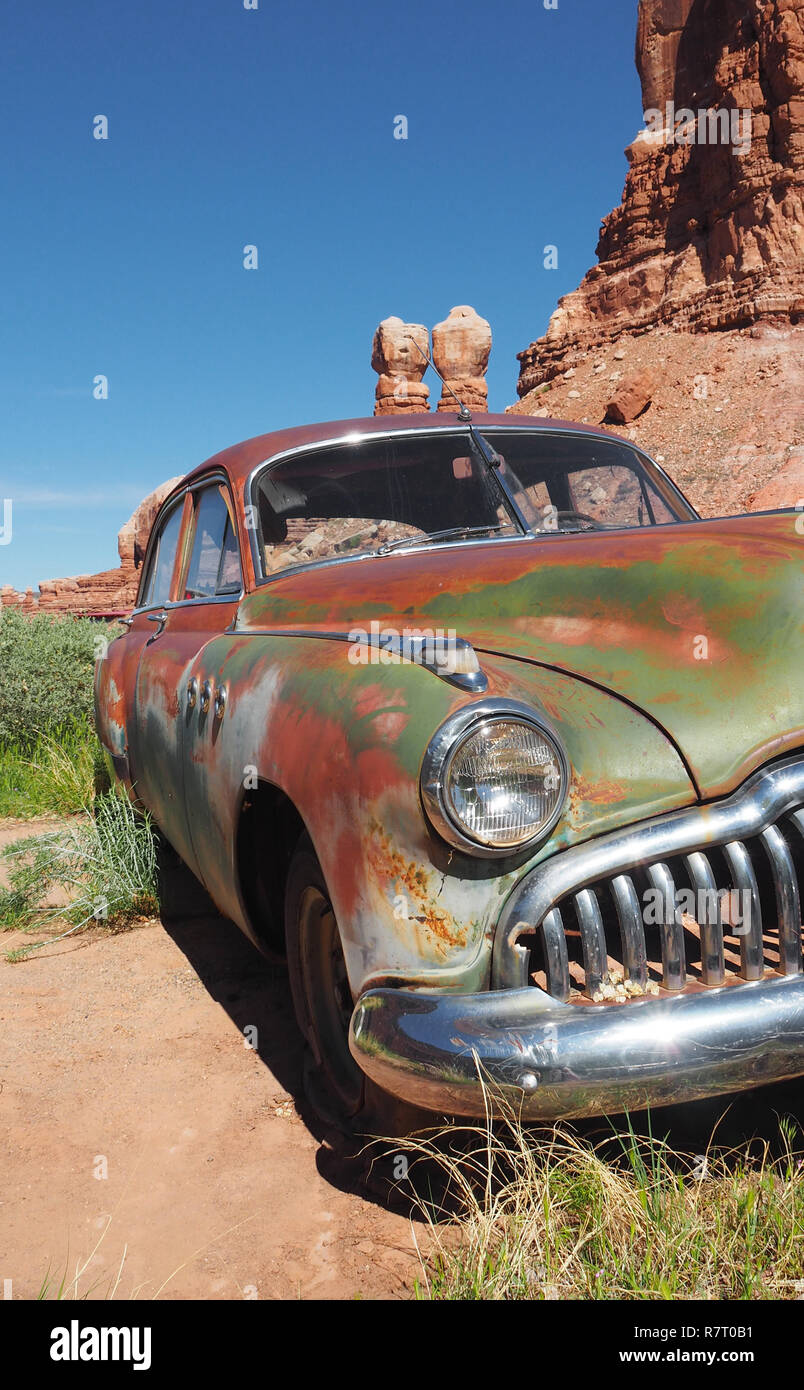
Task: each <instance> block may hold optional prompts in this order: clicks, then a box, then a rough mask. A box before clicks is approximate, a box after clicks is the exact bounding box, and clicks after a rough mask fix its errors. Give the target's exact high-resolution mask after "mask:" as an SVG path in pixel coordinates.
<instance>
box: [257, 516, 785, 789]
mask: <svg viewBox="0 0 804 1390" xmlns="http://www.w3.org/2000/svg"><path fill="white" fill-rule="evenodd" d="M797 523H798V524H799V525H800V524H801V522H800V514H796V513H792V512H787V513H774V514H765V515H758V516H741V517H731V518H726V519H723V520H717V521H709V522H706V521H701V522H693V523H685V524H681V525H672V526H664V527H658V528H655V529H651V530H647V529H646V530H640V531H630V532H629V531H619V532H594V533H584V534H583V535H578V534H576V535H572V536H558V535H556V536H551V537H546V538H538V539H535V540H525V539H523V540H517V541H512V542H500V541H490V542H485V543H481V544H477V545H459V546H449V547H443V546H441V547H438V548H436V549H431V550H428V551H426V552H422V551H413V552H410V553H408V554H395V555H389V556H384V557H369V558H367V559H364V560H356V561H348V562H346V563H343V564H332V565H326V566H316V567H313V568H311V569H308V570H305V571H297V572H295V573H292V572H289V573H288V574H287V575H285V576H280V577H278V578H277V579H276V580H273V581H272V582H271V583H269V584H267V585H265V586H264V587H262V588H260V589H259V590H258V591H257V592H256V593H255V594H253V595H251V596H250V597H249V598H247V599H246V600H245V601H244V603H243V605H242V606H241V612H240V619H239V623H238V626H241V627H244V628H257V629H261V630H263V631H264V630H266V629H268V630H272V629H276V628H278V629H282V630H288V629H300V630H318V631H321V632H326V631H332V632H342V631H344V630H346V631H354V630H355V629H365V630H370V625H371V623H372V622H374V623H380V624H381V625H382V626H383V627H394V628H396V629H404V628H405V627H408V628H416V627H419V628H428V627H429V628H431V629H440V630H442V631H449V630H454V632H455V633H456V634H457V636H459V637H463V638H467V639H468V640H470V641H471V642H472V643H473V644H474V646H475V647H476V649H477V650H478V653H479V654H480V659H481V663H482V653H483V652H487V653H495V654H497V655H503V656H507V657H514V658H516V659H518V660H520V661H522V662H526V663H532V664H534V665H536V666H548V667H551V668H554V669H557V670H561V671H566V672H568V673H570V674H572V675H574V676H576V677H578V678H579V679H582V680H585V681H588V682H592V683H593V684H595V685H597V686H600V687H601V688H603V689H605V690H606V691H607V692H609V693H611V694H614V695H616V696H618V697H619V698H621V699H622V700H624V701H626V702H627V703H628V704H630V705H632V706H634V707H636V708H637V709H639V710H640V711H641V712H642V713H643V714H645V715H646V716H647V717H648V718H650V719H651V720H652V721H653V722H654V723H656V724H658V725H659V726H660V727H661V728H662V730H663V731H664V732H665V733H666V735H667V736H668V737H669V738H670V739H671V740H672V742H673V743H674V744H675V745H676V747H677V749H678V751H679V752H680V754H681V756H682V758H683V759H684V761H685V763H686V764H687V767H688V769H689V771H690V773H691V775H692V777H693V778H694V780H695V783H696V784H697V788H698V791H699V793H700V794H701V795H702V796H704V797H712V796H717V795H722V794H724V793H725V792H727V791H729V790H731V789H732V788H733V787H734V786H736V785H737V784H738V783H739V782H740V781H741V780H742V779H743V778H744V777H745V776H747V775H748V773H749V772H750V771H751V770H752V768H754V767H756V766H758V765H759V764H760V763H762V762H765V761H767V760H768V759H771V758H773V757H774V756H777V755H780V754H782V753H784V752H786V751H788V750H790V749H793V748H796V747H798V746H801V745H802V744H804V682H802V672H804V622H803V621H802V612H803V611H804V604H803V603H802V600H803V599H804V567H803V566H802V557H804V535H801V534H799V533H798V532H797V530H796V525H797Z"/></svg>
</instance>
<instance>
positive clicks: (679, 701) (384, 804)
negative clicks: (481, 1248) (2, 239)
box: [96, 414, 804, 1118]
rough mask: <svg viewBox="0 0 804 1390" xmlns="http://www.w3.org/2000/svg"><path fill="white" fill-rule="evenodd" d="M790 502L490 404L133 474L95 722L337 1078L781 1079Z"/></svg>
mask: <svg viewBox="0 0 804 1390" xmlns="http://www.w3.org/2000/svg"><path fill="white" fill-rule="evenodd" d="M800 521H801V516H800V513H799V514H797V513H796V512H795V511H792V510H791V511H782V512H775V513H769V514H762V515H753V516H734V517H727V518H723V519H717V520H708V521H704V520H702V519H700V518H699V517H698V515H697V514H696V513H695V511H694V510H693V509H692V507H691V506H690V505H689V504H688V503H687V502H686V501H685V499H684V498H683V496H682V495H681V493H680V492H679V491H678V490H677V489H676V488H675V487H674V485H673V484H672V483H671V481H670V480H669V479H668V477H667V475H666V474H665V473H664V472H663V471H662V470H661V469H660V468H659V467H658V466H657V465H655V464H654V463H652V462H651V461H650V460H648V459H647V458H646V457H645V456H644V455H643V454H641V453H640V452H639V450H638V449H637V448H636V446H634V445H632V444H630V443H629V442H628V441H626V440H621V439H618V438H617V437H616V436H614V435H612V434H610V433H608V432H603V431H597V430H593V429H586V428H584V427H582V426H579V425H575V424H562V423H560V422H558V421H554V420H538V421H536V420H527V421H525V420H523V419H522V418H521V417H519V418H517V417H512V416H493V415H488V416H486V415H484V416H477V417H475V419H474V420H473V421H472V422H465V421H462V420H461V419H459V418H456V417H455V416H450V415H447V414H439V415H438V416H437V417H433V416H396V417H392V418H390V419H389V418H379V419H372V420H355V421H346V422H339V423H336V424H333V425H316V426H308V427H304V428H300V429H292V430H287V431H284V432H280V433H276V434H270V435H264V436H261V437H258V438H255V439H251V440H248V441H246V442H245V443H243V444H240V445H238V446H236V447H234V448H232V449H229V450H226V451H224V452H223V453H220V454H218V455H216V456H215V457H214V458H212V459H210V460H209V461H208V462H206V463H204V464H203V465H201V466H200V467H199V468H197V469H196V470H195V471H193V472H191V473H190V474H189V475H188V476H187V477H186V478H185V479H184V481H183V482H182V483H181V485H180V486H178V487H177V488H176V489H175V490H174V492H173V493H172V494H171V495H170V497H168V498H167V499H166V501H165V502H164V504H163V506H162V508H161V510H160V513H159V515H158V517H157V519H156V522H155V524H154V528H153V532H152V536H151V541H150V544H149V548H148V552H147V555H146V557H145V561H144V564H143V575H142V582H141V586H140V593H139V598H138V601H137V606H136V608H135V609H134V611H133V614H132V616H131V618H130V620H129V626H128V630H127V632H126V633H125V635H123V636H121V637H119V638H118V639H117V640H116V641H114V642H113V643H112V644H111V645H110V647H109V649H108V652H107V653H106V655H105V657H104V658H103V660H102V661H100V662H99V664H98V667H97V671H96V718H97V727H98V732H99V735H100V738H101V741H102V743H103V745H104V747H105V749H106V751H107V753H108V755H109V758H110V760H111V762H112V764H113V767H114V770H115V775H116V777H117V778H118V779H119V781H120V783H121V784H122V785H123V786H125V788H126V789H127V790H128V792H129V794H130V795H131V796H132V797H133V798H134V799H135V800H136V801H137V802H138V803H139V804H140V805H142V806H144V807H146V808H147V809H148V810H149V811H150V813H151V814H152V816H153V818H154V819H155V821H156V823H157V824H158V826H159V827H160V829H161V831H162V832H163V833H164V836H165V837H166V838H167V840H168V841H169V842H170V844H171V845H172V846H173V847H174V849H175V851H176V852H177V853H178V855H179V856H181V858H182V860H184V862H185V863H186V864H187V865H188V866H189V867H190V869H191V870H192V871H193V873H194V874H195V875H196V876H197V877H198V879H200V880H201V882H202V883H203V885H204V886H205V888H206V889H207V890H208V893H209V894H210V896H211V897H212V899H213V900H214V902H215V904H216V905H217V907H218V909H219V910H220V912H221V913H222V914H224V915H225V916H226V917H228V918H230V919H232V920H233V921H234V922H235V923H237V924H238V926H239V927H240V928H242V930H243V931H244V932H245V933H247V935H248V936H249V937H250V938H251V939H252V940H253V941H254V942H255V943H256V944H257V945H259V946H262V947H265V946H266V943H273V944H274V946H277V945H281V943H282V941H283V940H284V941H285V944H286V945H287V949H288V958H289V965H290V975H291V984H292V986H293V994H294V1002H295V1006H296V1012H297V1015H298V1018H299V1023H300V1026H301V1028H302V1030H303V1032H304V1033H305V1036H306V1038H307V1041H308V1043H309V1044H310V1050H311V1056H312V1058H313V1067H314V1068H315V1069H317V1072H318V1074H319V1076H323V1080H324V1084H325V1085H326V1086H327V1087H328V1088H329V1089H330V1090H331V1091H332V1092H334V1093H336V1094H337V1096H338V1099H339V1103H340V1104H342V1105H343V1106H345V1107H347V1109H349V1110H350V1111H351V1112H352V1113H355V1114H357V1113H359V1110H360V1106H361V1105H362V1104H364V1103H365V1085H364V1081H365V1079H366V1078H368V1082H369V1083H371V1084H373V1085H374V1086H375V1087H376V1088H379V1090H380V1091H382V1092H387V1093H390V1094H391V1095H393V1096H396V1097H400V1098H402V1099H404V1100H406V1101H408V1102H411V1103H412V1104H414V1105H416V1106H418V1107H421V1108H424V1109H426V1110H428V1111H440V1112H446V1113H452V1114H460V1115H472V1114H482V1113H483V1112H484V1107H485V1104H486V1100H485V1097H484V1090H485V1091H486V1092H488V1091H489V1090H490V1091H491V1092H492V1093H493V1094H495V1095H497V1096H500V1097H502V1098H503V1099H506V1100H508V1101H510V1102H511V1103H512V1104H514V1105H515V1106H516V1108H517V1109H518V1110H520V1111H521V1112H522V1113H523V1114H524V1115H525V1116H527V1117H534V1118H543V1117H552V1116H557V1115H565V1116H568V1117H570V1116H582V1115H589V1114H600V1113H604V1112H617V1111H621V1110H623V1109H624V1108H626V1107H628V1108H639V1107H643V1106H645V1105H647V1104H663V1103H670V1102H674V1101H678V1100H686V1099H692V1098H695V1097H701V1096H707V1095H714V1094H721V1093H728V1092H733V1091H736V1090H740V1089H743V1088H747V1087H751V1086H756V1085H759V1084H761V1083H764V1082H766V1081H770V1080H773V1079H776V1078H786V1077H791V1076H797V1075H799V1074H801V1073H804V975H802V924H801V895H802V891H804V693H803V692H802V670H803V669H804V640H803V636H802V634H803V631H804V629H803V627H802V595H803V585H802V553H803V551H802V548H803V547H804V536H802V534H801V530H802V528H801V525H800Z"/></svg>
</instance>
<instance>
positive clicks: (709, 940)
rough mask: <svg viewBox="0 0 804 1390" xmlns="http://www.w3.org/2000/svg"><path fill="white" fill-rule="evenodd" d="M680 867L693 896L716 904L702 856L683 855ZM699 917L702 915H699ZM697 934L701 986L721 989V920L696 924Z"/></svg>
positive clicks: (710, 873) (712, 880)
mask: <svg viewBox="0 0 804 1390" xmlns="http://www.w3.org/2000/svg"><path fill="white" fill-rule="evenodd" d="M684 864H685V866H686V869H687V873H688V874H689V876H690V882H691V883H692V888H693V892H694V893H695V894H696V895H697V896H698V897H699V901H700V896H701V895H704V899H703V900H704V901H705V902H707V903H714V902H716V901H717V902H718V904H719V899H718V897H717V881H716V879H715V875H714V872H713V869H712V865H711V864H710V863H709V860H708V859H707V857H706V855H705V854H701V852H700V851H699V850H696V851H694V853H692V854H688V855H685V858H684ZM701 915H703V914H701ZM721 917H722V913H721V911H720V906H718V919H720V918H721ZM698 926H699V928H700V932H701V975H702V977H703V982H704V984H705V985H712V986H715V985H722V984H723V983H724V981H725V979H726V962H725V960H724V957H723V923H722V921H721V920H718V921H717V922H712V921H710V920H709V914H707V920H706V921H705V922H699V923H698Z"/></svg>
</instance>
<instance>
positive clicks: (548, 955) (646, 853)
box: [493, 757, 804, 1002]
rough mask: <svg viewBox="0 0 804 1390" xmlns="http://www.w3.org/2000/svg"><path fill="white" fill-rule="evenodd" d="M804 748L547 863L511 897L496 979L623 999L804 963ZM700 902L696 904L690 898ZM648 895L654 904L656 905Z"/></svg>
mask: <svg viewBox="0 0 804 1390" xmlns="http://www.w3.org/2000/svg"><path fill="white" fill-rule="evenodd" d="M802 896H804V760H802V759H801V758H800V757H798V758H796V759H790V760H787V761H785V762H783V763H779V764H777V765H776V766H774V767H771V768H769V769H767V770H765V771H763V772H761V773H758V774H755V775H754V777H752V778H751V779H750V780H749V781H748V782H747V783H746V784H745V785H744V786H743V787H742V788H741V789H740V790H739V791H738V792H737V793H735V794H734V795H733V796H732V797H730V798H728V800H724V801H722V802H718V803H714V804H713V805H710V806H706V807H694V808H692V809H690V810H688V811H677V812H673V813H672V814H671V815H669V816H665V817H660V818H657V819H656V820H654V821H645V822H643V823H642V824H641V825H638V826H633V827H630V828H629V829H628V830H627V831H624V832H615V833H614V834H610V835H607V836H602V837H601V838H600V839H599V840H595V841H590V842H588V843H587V844H585V845H580V846H578V847H576V848H574V849H570V850H566V851H564V852H563V853H561V854H558V855H556V856H555V858H554V859H551V860H548V861H547V862H546V863H545V864H544V865H540V866H538V867H537V868H536V869H535V870H533V871H532V872H531V873H530V874H529V875H528V877H527V878H526V879H525V880H524V882H523V884H522V885H520V888H519V890H518V891H517V892H516V893H515V894H514V897H513V899H512V900H511V901H510V902H509V904H508V905H507V907H506V911H505V913H504V915H503V918H502V920H501V923H500V927H499V929H498V933H497V940H496V943H495V957H494V979H493V983H494V985H495V987H496V988H511V987H520V986H523V985H526V984H537V985H539V986H541V988H543V989H544V990H545V991H546V993H547V994H549V995H551V996H552V997H553V998H554V999H557V1000H561V1001H564V1002H566V1001H573V1002H574V1001H578V1002H584V1001H589V1000H592V1001H594V1002H609V1001H618V1000H622V1001H624V1000H626V999H628V998H631V997H633V996H636V995H640V994H644V993H646V992H648V993H657V992H659V990H667V991H671V992H674V993H678V992H680V991H683V990H688V989H694V988H706V987H717V986H721V985H724V984H728V983H732V982H739V981H749V980H758V979H761V978H763V977H764V975H765V974H766V973H767V972H768V971H773V972H776V973H777V974H780V975H793V974H798V973H800V972H801V971H802V921H801V906H802ZM685 903H687V904H690V905H692V906H693V907H694V908H697V905H703V906H704V908H705V911H703V912H701V911H700V909H699V908H697V910H694V911H689V910H687V911H685V910H684V904H685ZM646 904H649V905H650V910H647V908H646Z"/></svg>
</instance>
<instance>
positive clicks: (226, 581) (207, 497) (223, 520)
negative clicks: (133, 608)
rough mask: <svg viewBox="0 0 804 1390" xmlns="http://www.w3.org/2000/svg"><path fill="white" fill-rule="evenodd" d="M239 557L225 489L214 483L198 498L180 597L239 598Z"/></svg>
mask: <svg viewBox="0 0 804 1390" xmlns="http://www.w3.org/2000/svg"><path fill="white" fill-rule="evenodd" d="M240 589H241V573H240V553H239V550H238V545H237V536H236V535H235V532H234V528H233V526H232V518H231V516H230V514H229V507H228V505H227V497H226V489H225V487H224V486H223V485H222V484H220V483H213V484H212V485H211V486H210V487H205V488H204V489H203V490H202V491H200V492H199V493H198V494H197V498H196V501H195V518H194V534H193V547H192V551H191V553H190V561H189V564H188V566H187V577H186V579H185V581H184V588H183V590H182V597H183V598H185V599H193V598H212V597H214V596H215V595H219V594H238V593H239V592H240Z"/></svg>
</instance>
